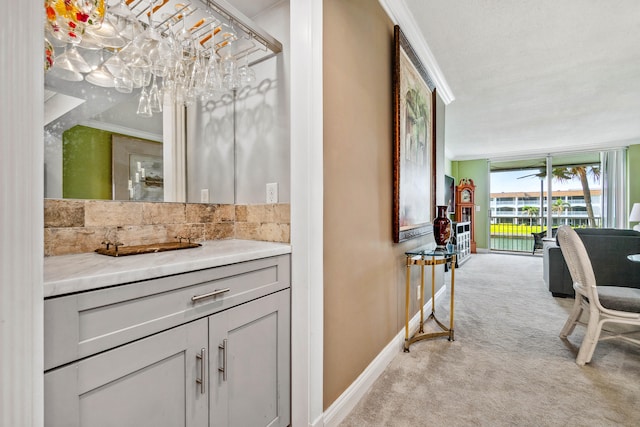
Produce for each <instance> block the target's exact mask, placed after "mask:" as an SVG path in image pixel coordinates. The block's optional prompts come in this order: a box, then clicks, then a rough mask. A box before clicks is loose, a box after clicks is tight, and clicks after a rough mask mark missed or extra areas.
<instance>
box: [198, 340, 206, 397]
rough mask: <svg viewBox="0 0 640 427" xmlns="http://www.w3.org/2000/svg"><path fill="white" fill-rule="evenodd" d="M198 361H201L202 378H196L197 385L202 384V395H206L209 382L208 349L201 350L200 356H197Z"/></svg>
mask: <svg viewBox="0 0 640 427" xmlns="http://www.w3.org/2000/svg"><path fill="white" fill-rule="evenodd" d="M196 359H198V360H200V378H196V383H197V384H200V393H201V394H205V393H206V391H207V390H206V385H205V384H206V382H207V376H206V375H207V367H206V366H207V349H205V348H202V349H200V354H196Z"/></svg>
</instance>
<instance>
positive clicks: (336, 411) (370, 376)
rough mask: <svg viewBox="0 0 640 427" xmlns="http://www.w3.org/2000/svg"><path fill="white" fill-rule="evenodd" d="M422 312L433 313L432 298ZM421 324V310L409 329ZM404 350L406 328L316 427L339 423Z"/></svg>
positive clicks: (439, 292) (329, 426) (412, 331)
mask: <svg viewBox="0 0 640 427" xmlns="http://www.w3.org/2000/svg"><path fill="white" fill-rule="evenodd" d="M446 288H447V287H446V286H442V287H441V288H440V289H439V290H438V292H436V296H435V299H436V301H438V299H439V298H440V297H441V296H442V295H443V293H444V292H445V290H446ZM422 313H423V316H424V317H425V318H427V316H429V314H431V298H429V301H427V303H426V304H425V305H424V306H423V307H422ZM419 325H420V312H417V313H416V314H415V316H413V318H412V319H411V320H410V321H409V331H410V332H411V334H413V333H414V332H415V331H416V330H417V329H418V326H419ZM403 352H404V328H403V329H401V330H400V332H398V334H397V335H396V336H395V337H393V339H392V340H391V341H390V342H389V344H387V345H386V346H385V347H384V348H383V349H382V351H381V352H380V353H379V354H378V355H377V356H376V358H375V359H373V360H372V361H371V363H370V364H369V366H367V367H366V369H365V370H364V371H363V372H362V374H360V376H358V378H356V380H355V381H354V382H352V383H351V385H350V386H349V387H348V388H347V389H346V390H345V391H344V392H343V393H342V394H341V395H340V397H338V398H337V399H336V400H335V402H333V404H332V405H331V406H330V407H329V408H328V409H327V410H326V411H325V412H324V417H323V422H324V424H314V427H316V426H320V425H324V426H325V427H334V426H337V425H339V424H340V423H341V422H342V421H343V420H344V419H345V418H346V417H347V415H349V413H350V412H351V411H352V410H353V408H355V406H356V405H357V404H358V402H360V399H362V398H363V397H364V395H365V394H366V393H367V392H368V391H369V389H370V388H371V386H372V385H373V383H374V382H375V381H376V380H377V379H378V377H379V376H380V375H381V374H382V373H383V372H384V370H385V369H386V368H387V366H388V365H389V363H391V361H392V360H393V359H394V358H395V357H396V356H397V355H398V353H403Z"/></svg>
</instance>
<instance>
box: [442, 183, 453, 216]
mask: <svg viewBox="0 0 640 427" xmlns="http://www.w3.org/2000/svg"><path fill="white" fill-rule="evenodd" d="M444 203H445V204H446V205H447V206H448V208H447V213H449V214H451V215H453V214H455V213H456V179H455V178H454V177H452V176H449V175H445V176H444Z"/></svg>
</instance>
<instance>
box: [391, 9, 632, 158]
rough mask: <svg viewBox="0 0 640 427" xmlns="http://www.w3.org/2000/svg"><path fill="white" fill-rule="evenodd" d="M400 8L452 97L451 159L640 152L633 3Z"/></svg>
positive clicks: (448, 122)
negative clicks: (636, 147)
mask: <svg viewBox="0 0 640 427" xmlns="http://www.w3.org/2000/svg"><path fill="white" fill-rule="evenodd" d="M395 1H400V2H404V3H405V6H406V11H407V12H408V13H409V15H410V16H411V17H412V18H413V21H414V23H415V26H416V28H417V29H418V31H419V33H421V34H422V37H423V38H424V40H423V41H424V42H426V45H427V46H428V49H427V50H430V51H431V53H432V54H433V57H434V58H435V61H436V62H437V66H439V68H440V70H441V71H442V75H443V77H444V79H445V80H446V83H447V84H448V87H449V88H450V90H451V94H452V97H453V98H455V99H454V100H453V101H452V102H451V103H450V104H449V105H447V109H446V117H445V141H446V151H447V156H448V157H449V158H450V159H452V160H467V159H485V158H494V159H495V158H507V157H518V156H530V155H539V154H545V153H557V152H560V151H566V152H571V151H585V150H590V149H598V148H603V147H620V146H624V145H628V144H630V143H636V144H637V143H640V2H638V1H637V0H616V1H605V0H563V1H557V0H518V1H505V0H467V1H450V0H394V1H393V3H395ZM405 22H407V21H406V20H405ZM400 24H401V27H402V22H400ZM409 39H410V40H411V37H409ZM412 42H413V41H412ZM427 68H429V67H427Z"/></svg>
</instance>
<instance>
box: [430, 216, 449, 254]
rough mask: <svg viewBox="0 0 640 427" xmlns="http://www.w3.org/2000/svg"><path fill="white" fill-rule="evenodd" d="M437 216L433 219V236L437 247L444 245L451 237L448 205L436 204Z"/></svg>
mask: <svg viewBox="0 0 640 427" xmlns="http://www.w3.org/2000/svg"><path fill="white" fill-rule="evenodd" d="M436 208H437V210H438V216H437V217H436V218H435V219H434V220H433V237H434V238H435V240H436V244H437V245H438V246H439V247H445V246H446V245H447V243H449V239H450V238H451V220H450V219H449V217H448V216H447V209H448V208H449V206H436Z"/></svg>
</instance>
